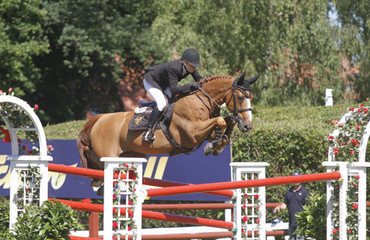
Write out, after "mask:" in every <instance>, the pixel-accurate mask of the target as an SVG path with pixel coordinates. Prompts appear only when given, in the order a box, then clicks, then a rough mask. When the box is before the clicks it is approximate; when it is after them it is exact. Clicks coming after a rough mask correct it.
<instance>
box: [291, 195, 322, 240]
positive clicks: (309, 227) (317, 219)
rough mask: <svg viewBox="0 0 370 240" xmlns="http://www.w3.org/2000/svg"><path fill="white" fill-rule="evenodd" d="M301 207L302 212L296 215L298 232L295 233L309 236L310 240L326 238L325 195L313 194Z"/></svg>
mask: <svg viewBox="0 0 370 240" xmlns="http://www.w3.org/2000/svg"><path fill="white" fill-rule="evenodd" d="M307 200H308V201H309V202H308V204H306V205H305V206H304V207H303V211H302V212H299V213H297V214H296V219H297V223H298V226H299V228H298V230H297V231H296V233H298V234H300V235H302V236H306V237H307V236H309V237H310V238H312V239H325V238H326V228H325V227H324V226H326V195H325V194H319V193H313V194H311V195H310V196H309V197H308V198H307Z"/></svg>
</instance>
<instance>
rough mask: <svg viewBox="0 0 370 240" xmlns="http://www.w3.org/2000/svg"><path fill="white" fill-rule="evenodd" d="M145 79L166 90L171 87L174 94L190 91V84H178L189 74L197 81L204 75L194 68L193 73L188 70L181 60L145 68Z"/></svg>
mask: <svg viewBox="0 0 370 240" xmlns="http://www.w3.org/2000/svg"><path fill="white" fill-rule="evenodd" d="M145 71H146V73H145V75H144V79H145V80H146V81H148V82H149V83H150V84H151V85H152V86H153V87H156V88H158V89H160V90H162V91H164V90H165V89H166V88H167V87H169V88H170V89H171V92H172V94H173V95H175V94H178V93H179V94H181V93H188V92H190V86H189V85H188V84H187V85H183V86H178V82H179V81H181V80H182V79H184V78H186V77H187V76H188V75H189V74H191V75H192V77H193V79H194V80H195V81H199V80H200V79H201V78H202V76H201V75H200V74H199V73H198V72H197V70H194V72H193V73H190V72H188V71H186V68H185V67H184V65H183V64H182V62H181V60H175V61H172V62H167V63H162V64H159V65H155V66H152V67H149V68H146V69H145Z"/></svg>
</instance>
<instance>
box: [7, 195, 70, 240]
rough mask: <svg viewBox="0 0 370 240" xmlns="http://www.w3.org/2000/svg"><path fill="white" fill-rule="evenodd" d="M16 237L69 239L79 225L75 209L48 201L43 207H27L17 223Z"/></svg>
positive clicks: (27, 239) (23, 238)
mask: <svg viewBox="0 0 370 240" xmlns="http://www.w3.org/2000/svg"><path fill="white" fill-rule="evenodd" d="M14 227H15V233H16V239H19V240H20V239H22V240H37V239H40V240H41V239H68V235H69V234H70V232H71V230H72V229H75V228H76V227H77V219H76V217H75V216H74V212H73V210H72V209H71V208H70V207H68V206H66V205H64V204H61V203H59V202H51V201H46V202H44V203H43V205H42V207H41V208H39V207H38V206H35V205H30V206H27V207H26V213H23V214H20V215H19V216H18V218H17V223H16V224H15V226H14Z"/></svg>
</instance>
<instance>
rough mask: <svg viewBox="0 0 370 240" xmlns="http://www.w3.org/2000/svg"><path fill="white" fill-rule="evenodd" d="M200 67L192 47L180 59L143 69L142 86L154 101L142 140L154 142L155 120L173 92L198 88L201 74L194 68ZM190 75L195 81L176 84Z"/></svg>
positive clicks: (197, 56)
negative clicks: (154, 104)
mask: <svg viewBox="0 0 370 240" xmlns="http://www.w3.org/2000/svg"><path fill="white" fill-rule="evenodd" d="M197 67H200V55H199V52H198V51H197V50H195V49H193V48H189V49H186V50H185V51H184V52H183V54H182V55H181V59H178V60H175V61H171V62H167V63H162V64H159V65H155V66H152V67H149V68H147V69H145V71H146V73H145V75H144V87H145V90H146V91H147V92H148V93H149V95H150V96H151V97H152V98H153V99H154V101H155V102H156V107H154V109H153V111H152V113H151V114H150V118H149V123H148V126H147V128H146V130H145V133H144V135H143V141H146V142H148V143H150V144H152V143H153V142H154V139H155V136H154V130H155V125H156V123H157V121H158V120H159V118H160V116H161V115H162V113H163V112H164V110H165V108H166V106H167V104H168V100H169V99H171V98H172V97H173V96H175V94H185V93H189V92H191V91H194V90H197V89H199V83H198V81H199V80H200V79H201V78H202V76H201V75H200V74H199V73H198V71H197V70H196V68H197ZM189 74H191V75H192V77H193V79H194V81H195V82H192V83H189V84H186V85H183V86H178V82H179V81H181V80H182V79H184V78H186V77H187V76H188V75H189Z"/></svg>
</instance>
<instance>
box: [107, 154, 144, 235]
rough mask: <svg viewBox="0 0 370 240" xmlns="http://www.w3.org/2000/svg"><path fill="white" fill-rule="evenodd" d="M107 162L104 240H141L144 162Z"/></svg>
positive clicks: (134, 159) (140, 159)
mask: <svg viewBox="0 0 370 240" xmlns="http://www.w3.org/2000/svg"><path fill="white" fill-rule="evenodd" d="M101 161H102V162H104V240H112V239H117V240H118V239H123V238H121V236H122V237H123V236H124V239H126V240H127V239H128V237H129V235H132V236H133V239H134V240H141V232H142V231H141V220H142V217H141V215H142V203H143V201H144V199H145V197H146V196H145V192H144V191H143V188H142V176H143V165H142V164H143V163H144V162H146V159H144V158H118V157H116V158H114V157H104V158H101Z"/></svg>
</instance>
